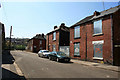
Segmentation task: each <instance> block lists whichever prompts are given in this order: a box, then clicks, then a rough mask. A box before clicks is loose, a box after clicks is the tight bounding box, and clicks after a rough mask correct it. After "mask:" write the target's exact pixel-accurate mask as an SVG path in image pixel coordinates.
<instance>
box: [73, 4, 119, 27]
mask: <svg viewBox="0 0 120 80" xmlns="http://www.w3.org/2000/svg"><path fill="white" fill-rule="evenodd" d="M119 9H120V5H119V6H116V7H113V8H110V9H107V10H104V11H102V12H99V13H100V15H98V16H94V15H91V16H87V17H86V18H84V19H82V20H80V21H79V22H77V23H75V24H74V25H72V26H71V27H74V26H78V25H80V24H83V23H86V22H88V21H92V20H95V19H98V18H100V17H103V16H105V15H110V14H112V13H115V12H116V11H118V10H119Z"/></svg>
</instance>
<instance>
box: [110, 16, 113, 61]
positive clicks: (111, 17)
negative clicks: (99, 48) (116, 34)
mask: <svg viewBox="0 0 120 80" xmlns="http://www.w3.org/2000/svg"><path fill="white" fill-rule="evenodd" d="M110 19H111V57H112V59H113V15H110Z"/></svg>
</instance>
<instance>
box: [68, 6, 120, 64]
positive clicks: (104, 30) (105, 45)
mask: <svg viewBox="0 0 120 80" xmlns="http://www.w3.org/2000/svg"><path fill="white" fill-rule="evenodd" d="M119 20H120V6H116V7H114V8H110V9H108V10H105V11H102V12H98V11H95V12H94V13H93V15H91V16H88V17H86V18H84V19H83V20H81V21H79V22H77V23H76V24H74V25H72V26H71V27H70V56H71V57H72V58H77V59H81V60H88V61H97V62H99V61H100V62H101V61H102V62H104V63H108V64H113V65H119V62H120V59H119V57H118V55H119V49H120V21H119Z"/></svg>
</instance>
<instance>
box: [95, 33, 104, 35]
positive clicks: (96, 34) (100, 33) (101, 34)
mask: <svg viewBox="0 0 120 80" xmlns="http://www.w3.org/2000/svg"><path fill="white" fill-rule="evenodd" d="M101 35H103V33H98V34H93V36H101Z"/></svg>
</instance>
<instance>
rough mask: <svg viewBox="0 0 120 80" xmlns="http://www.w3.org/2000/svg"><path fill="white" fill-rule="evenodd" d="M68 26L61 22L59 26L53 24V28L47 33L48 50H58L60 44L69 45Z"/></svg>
mask: <svg viewBox="0 0 120 80" xmlns="http://www.w3.org/2000/svg"><path fill="white" fill-rule="evenodd" d="M69 36H70V32H69V28H68V27H66V26H65V24H64V23H62V24H61V25H60V26H59V27H57V26H54V30H53V31H51V32H49V33H47V36H46V49H47V50H49V51H50V52H52V51H60V46H69Z"/></svg>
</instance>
